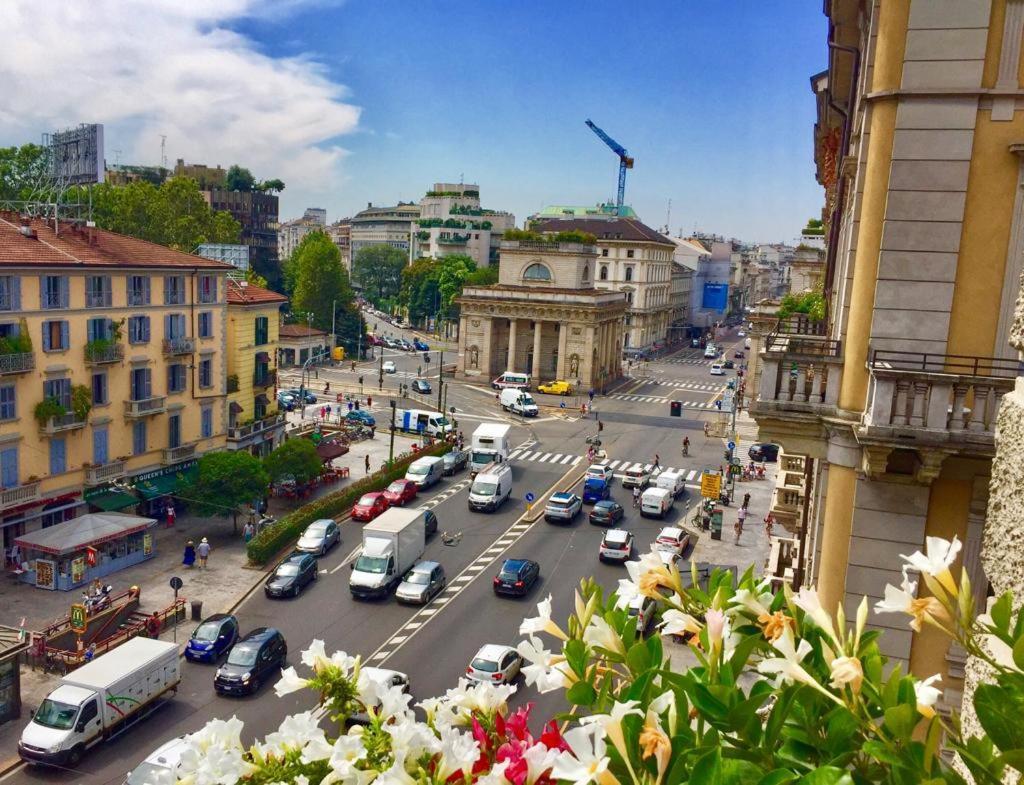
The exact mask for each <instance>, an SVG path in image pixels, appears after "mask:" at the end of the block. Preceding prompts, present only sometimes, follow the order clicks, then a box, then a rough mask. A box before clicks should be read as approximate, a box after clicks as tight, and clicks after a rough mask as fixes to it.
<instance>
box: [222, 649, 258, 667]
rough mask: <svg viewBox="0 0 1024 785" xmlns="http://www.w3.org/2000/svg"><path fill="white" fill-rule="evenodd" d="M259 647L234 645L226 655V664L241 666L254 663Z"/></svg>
mask: <svg viewBox="0 0 1024 785" xmlns="http://www.w3.org/2000/svg"><path fill="white" fill-rule="evenodd" d="M257 653H259V648H258V647H256V646H235V648H233V649H232V650H231V653H230V654H229V655H228V665H241V666H242V667H243V668H245V667H248V666H249V665H254V664H255V663H256V655H257Z"/></svg>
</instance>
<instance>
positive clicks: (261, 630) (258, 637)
mask: <svg viewBox="0 0 1024 785" xmlns="http://www.w3.org/2000/svg"><path fill="white" fill-rule="evenodd" d="M280 634H281V633H280V632H278V629H277V627H257V628H256V629H255V630H252V631H251V632H250V633H249V634H248V635H246V636H245V637H244V638H242V640H240V641H239V642H238V643H236V644H235V645H236V646H243V645H245V644H253V643H264V642H266V641H269V640H270V639H271V638H276V637H277V636H278V635H280Z"/></svg>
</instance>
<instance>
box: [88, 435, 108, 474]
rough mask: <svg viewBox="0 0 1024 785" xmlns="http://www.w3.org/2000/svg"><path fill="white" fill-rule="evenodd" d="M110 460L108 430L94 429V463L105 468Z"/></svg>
mask: <svg viewBox="0 0 1024 785" xmlns="http://www.w3.org/2000/svg"><path fill="white" fill-rule="evenodd" d="M109 460H110V438H109V433H108V431H107V429H106V428H93V431H92V462H93V463H98V464H99V465H100V466H105V465H106V464H107V462H108V461H109Z"/></svg>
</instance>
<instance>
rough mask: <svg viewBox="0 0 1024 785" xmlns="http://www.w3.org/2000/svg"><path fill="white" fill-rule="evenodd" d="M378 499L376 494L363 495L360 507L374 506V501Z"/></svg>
mask: <svg viewBox="0 0 1024 785" xmlns="http://www.w3.org/2000/svg"><path fill="white" fill-rule="evenodd" d="M376 500H377V497H376V496H374V495H373V494H369V493H368V494H366V495H365V496H363V497H362V498H361V499H359V506H360V507H372V506H373V503H374V502H375V501H376Z"/></svg>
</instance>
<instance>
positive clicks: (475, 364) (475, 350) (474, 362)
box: [468, 344, 480, 368]
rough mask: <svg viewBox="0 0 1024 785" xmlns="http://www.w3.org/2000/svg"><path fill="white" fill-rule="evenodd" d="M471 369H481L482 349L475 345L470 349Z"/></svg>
mask: <svg viewBox="0 0 1024 785" xmlns="http://www.w3.org/2000/svg"><path fill="white" fill-rule="evenodd" d="M468 354H469V367H470V368H479V367H480V348H479V347H478V346H477V345H476V344H473V345H472V346H470V347H469V352H468Z"/></svg>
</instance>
